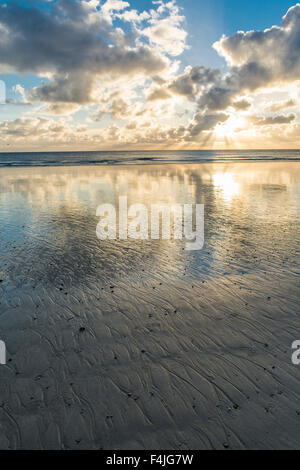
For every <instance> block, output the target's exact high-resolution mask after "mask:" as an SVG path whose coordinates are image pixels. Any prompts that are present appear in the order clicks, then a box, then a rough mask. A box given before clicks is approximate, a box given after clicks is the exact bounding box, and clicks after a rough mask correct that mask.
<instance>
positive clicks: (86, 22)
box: [0, 0, 168, 104]
mask: <svg viewBox="0 0 300 470" xmlns="http://www.w3.org/2000/svg"><path fill="white" fill-rule="evenodd" d="M128 5H129V4H128V3H127V2H122V1H117V0H109V1H107V2H105V3H104V5H102V7H101V9H99V8H97V6H98V4H97V3H96V2H93V1H91V2H81V1H80V0H73V1H70V0H58V1H57V2H55V3H52V2H51V3H49V5H48V8H42V9H40V8H38V7H37V6H35V7H34V6H31V7H30V8H27V7H26V6H23V5H22V4H21V3H19V2H12V3H7V4H3V5H2V6H1V14H0V29H1V30H2V31H3V32H4V33H5V34H2V38H1V42H0V64H1V72H9V71H14V72H20V73H35V74H37V75H39V76H44V77H48V79H50V82H46V83H44V84H43V85H41V86H39V87H36V88H34V89H33V90H32V91H31V92H30V93H29V98H30V99H31V100H36V101H45V102H50V103H52V102H61V103H80V104H83V103H90V102H92V100H93V97H92V92H93V90H94V87H95V86H96V83H97V79H99V78H100V77H101V76H103V75H110V76H118V77H120V76H128V77H132V76H134V75H136V74H144V75H147V76H151V75H152V74H155V73H156V74H157V73H160V72H162V71H163V70H164V69H165V68H166V67H167V65H168V59H167V58H166V57H165V56H163V55H162V54H161V52H160V51H157V50H154V49H151V48H150V47H149V46H147V45H146V44H130V41H131V39H130V35H129V36H128V37H127V36H126V34H125V33H124V32H123V30H121V28H113V27H112V21H113V18H112V17H111V15H112V14H113V12H114V11H115V10H118V11H119V10H120V9H123V8H125V7H126V6H128Z"/></svg>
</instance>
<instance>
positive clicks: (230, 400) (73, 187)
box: [0, 162, 300, 450]
mask: <svg viewBox="0 0 300 470" xmlns="http://www.w3.org/2000/svg"><path fill="white" fill-rule="evenodd" d="M125 194H126V195H127V196H128V200H129V202H134V203H139V202H142V203H144V204H147V205H150V204H153V203H168V204H169V203H176V202H177V203H201V204H204V205H205V246H204V249H203V250H200V251H197V252H187V251H186V250H185V249H184V242H183V241H174V240H170V241H161V240H157V241H153V240H149V241H133V240H126V241H122V240H116V241H112V240H107V241H100V240H98V239H97V237H96V225H97V222H98V218H97V217H96V208H97V206H98V205H99V204H102V203H107V202H109V203H115V202H116V200H117V199H118V197H119V196H120V195H125ZM0 217H1V227H0V247H1V248H0V251H1V252H0V280H1V282H0V339H1V340H3V341H5V344H6V347H7V364H6V365H2V366H0V449H176V450H183V449H275V448H276V449H293V448H299V446H300V433H299V429H300V395H299V387H300V366H295V365H293V364H292V362H291V344H292V342H293V341H295V340H297V339H300V326H299V298H300V283H299V248H300V243H299V242H300V230H299V228H300V164H299V163H298V162H253V163H243V162H240V163H213V164H178V165H177V164H173V165H168V164H163V165H130V166H129V165H127V166H126V165H124V166H121V165H120V166H101V167H100V166H98V167H96V166H89V167H88V166H78V167H75V166H74V167H60V168H58V167H49V168H47V167H40V168H35V167H32V168H1V170H0Z"/></svg>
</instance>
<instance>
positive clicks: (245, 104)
mask: <svg viewBox="0 0 300 470" xmlns="http://www.w3.org/2000/svg"><path fill="white" fill-rule="evenodd" d="M232 106H233V107H234V109H236V110H237V111H247V110H248V109H249V108H250V106H251V103H249V101H247V100H239V101H235V102H234V103H232Z"/></svg>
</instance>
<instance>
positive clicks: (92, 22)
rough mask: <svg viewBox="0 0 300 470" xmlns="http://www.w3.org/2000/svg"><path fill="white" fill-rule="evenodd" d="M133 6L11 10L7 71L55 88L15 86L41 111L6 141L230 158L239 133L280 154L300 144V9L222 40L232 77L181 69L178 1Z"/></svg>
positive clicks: (92, 3)
mask: <svg viewBox="0 0 300 470" xmlns="http://www.w3.org/2000/svg"><path fill="white" fill-rule="evenodd" d="M130 3H131V2H130V1H123V0H102V1H101V2H99V1H98V0H56V1H49V2H47V5H46V6H45V5H44V2H43V3H41V2H40V1H34V2H30V7H29V8H28V5H27V7H25V6H24V2H22V1H19V0H16V1H12V2H7V3H3V4H1V6H0V33H1V41H0V72H3V73H5V72H14V73H17V74H20V75H23V74H26V73H29V74H33V75H36V76H38V77H40V78H42V79H43V80H44V81H43V82H42V83H41V80H39V83H41V84H40V85H38V86H36V87H34V88H31V89H30V90H25V89H24V88H23V87H22V86H21V85H17V86H16V87H15V89H14V93H15V96H16V99H15V98H14V100H13V101H15V102H16V103H19V104H22V105H24V104H30V103H33V106H31V107H29V108H27V115H26V117H22V118H20V119H15V120H11V121H6V122H4V123H2V124H1V125H0V131H1V134H2V136H3V138H4V139H5V140H6V141H7V140H9V139H11V141H13V142H14V141H17V142H19V144H20V145H21V144H22V145H25V144H26V143H27V142H28V143H29V142H34V145H38V142H40V143H41V142H42V143H43V146H46V143H47V142H48V143H49V142H50V143H51V142H52V141H53V142H57V143H58V144H59V145H62V146H64V148H66V146H67V145H68V143H74V147H76V145H81V146H82V147H81V148H85V147H84V146H90V147H92V146H93V145H95V146H97V145H100V144H101V146H102V145H103V146H106V145H107V146H108V147H109V146H111V147H113V148H114V147H115V146H119V148H120V147H121V146H122V145H124V146H127V145H129V146H133V147H134V146H135V145H136V146H137V147H138V148H142V147H143V146H146V147H147V146H150V145H153V146H160V147H161V148H167V147H168V146H174V147H175V148H176V147H178V148H179V147H182V146H184V145H186V146H187V147H193V148H194V147H195V146H196V148H199V146H202V145H207V144H209V143H212V140H210V139H215V142H217V143H218V144H219V145H222V143H223V146H222V148H224V141H225V135H226V139H228V133H227V130H229V133H230V135H231V136H232V135H233V134H234V138H236V139H243V138H244V142H246V143H247V145H249V142H250V144H251V142H256V145H258V143H257V142H262V141H263V137H264V135H265V136H267V137H268V139H269V140H266V142H268V143H269V144H270V143H271V144H272V145H273V140H272V139H274V142H278V141H279V140H280V139H282V141H283V142H286V141H287V140H288V139H292V140H293V142H298V141H299V139H298V137H297V131H298V130H299V125H298V124H297V121H296V119H297V116H296V114H294V113H290V111H291V110H290V109H289V108H293V107H296V105H297V100H296V98H295V97H296V96H298V94H299V90H298V88H299V87H297V81H298V80H300V40H299V38H300V4H297V5H295V6H294V7H292V8H290V9H289V10H288V12H287V14H286V15H285V16H284V17H283V19H282V22H281V24H280V25H279V26H272V27H271V28H268V29H265V30H264V31H246V32H245V31H238V32H237V33H236V34H233V35H231V36H228V37H227V36H225V35H224V36H222V37H221V39H220V40H219V41H217V42H216V43H215V44H214V48H215V49H216V50H217V52H218V53H219V54H220V56H221V57H223V58H224V59H225V60H226V63H227V68H226V71H225V72H224V71H222V70H220V69H215V68H209V67H204V66H201V65H194V66H187V67H185V69H184V70H183V69H182V68H181V63H180V58H179V56H180V54H182V52H184V50H185V49H186V48H187V47H188V46H187V31H186V30H185V18H184V16H183V14H182V10H181V9H180V8H179V7H178V6H177V4H176V1H175V0H170V1H168V0H165V1H162V0H158V1H154V2H153V5H152V8H149V9H148V10H147V11H143V10H141V11H138V10H136V9H133V8H131V5H130ZM20 83H21V79H20ZM298 85H299V84H298ZM266 92H267V98H266ZM290 97H292V98H290ZM37 103H38V104H37ZM19 109H20V110H21V107H20V106H19ZM28 109H29V110H28ZM79 110H80V111H81V113H78V114H77V115H76V117H75V116H73V117H72V116H69V115H70V114H72V113H74V112H75V111H79ZM285 110H287V111H285ZM13 111H15V110H14V109H13ZM268 113H270V115H268ZM276 113H278V114H276ZM273 114H274V115H273ZM58 115H64V118H61V119H58V117H57V116H58ZM104 116H105V119H103V118H104ZM78 119H82V122H86V123H87V128H85V127H84V126H78V125H76V124H75V122H78ZM227 121H228V122H227ZM97 123H100V124H97ZM223 125H224V126H223ZM223 129H224V138H223V140H222V135H223ZM232 129H233V132H232ZM215 130H217V131H216V132H215ZM220 136H221V137H220ZM218 139H219V140H218ZM220 139H221V140H220ZM259 139H261V140H260V141H259ZM237 142H242V141H241V140H240V141H237ZM140 144H141V147H140ZM236 145H238V144H236ZM245 145H246V144H245ZM253 145H254V144H253ZM92 148H93V147H92Z"/></svg>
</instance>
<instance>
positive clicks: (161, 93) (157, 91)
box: [147, 88, 172, 101]
mask: <svg viewBox="0 0 300 470" xmlns="http://www.w3.org/2000/svg"><path fill="white" fill-rule="evenodd" d="M171 97H172V95H171V93H169V92H168V90H166V89H164V88H154V89H153V90H151V92H150V93H149V95H148V96H147V100H148V101H157V100H168V99H170V98H171Z"/></svg>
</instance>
